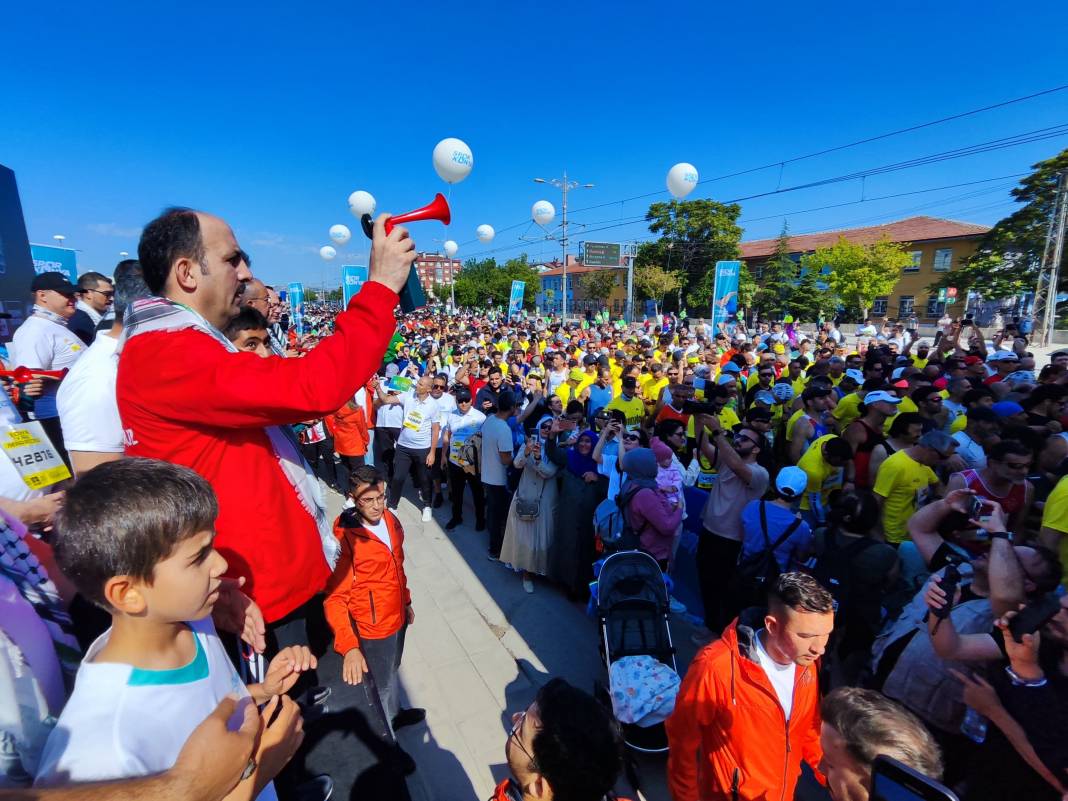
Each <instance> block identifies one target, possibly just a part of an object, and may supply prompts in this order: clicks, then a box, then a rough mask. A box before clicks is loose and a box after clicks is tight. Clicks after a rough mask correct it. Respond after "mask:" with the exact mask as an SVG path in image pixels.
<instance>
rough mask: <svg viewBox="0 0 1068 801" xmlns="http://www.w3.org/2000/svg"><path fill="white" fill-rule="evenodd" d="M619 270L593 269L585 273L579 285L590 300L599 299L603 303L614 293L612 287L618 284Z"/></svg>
mask: <svg viewBox="0 0 1068 801" xmlns="http://www.w3.org/2000/svg"><path fill="white" fill-rule="evenodd" d="M619 272H620V271H619V270H613V269H611V268H603V269H600V270H591V271H590V272H588V273H583V275H582V277H581V278H580V279H579V285H580V286H581V287H582V291H583V292H584V293H585V295H586V297H587V298H589V299H590V300H599V301H600V302H601V303H604V302H605V301H607V300H608V298H609V296H610V295H611V294H612V289H613V288H615V286H616V282H617V280H618V277H619Z"/></svg>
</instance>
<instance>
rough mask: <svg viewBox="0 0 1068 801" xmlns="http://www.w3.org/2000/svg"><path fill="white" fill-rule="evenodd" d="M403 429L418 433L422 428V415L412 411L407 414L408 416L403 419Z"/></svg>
mask: <svg viewBox="0 0 1068 801" xmlns="http://www.w3.org/2000/svg"><path fill="white" fill-rule="evenodd" d="M404 427H405V428H407V429H410V430H411V431H418V430H419V429H420V428H422V427H423V413H422V412H420V411H418V410H416V409H412V410H411V411H410V412H408V416H407V417H406V418H404Z"/></svg>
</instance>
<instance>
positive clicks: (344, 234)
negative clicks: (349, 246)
mask: <svg viewBox="0 0 1068 801" xmlns="http://www.w3.org/2000/svg"><path fill="white" fill-rule="evenodd" d="M330 238H331V239H333V240H334V242H336V243H337V244H339V245H344V244H345V243H346V242H348V241H349V240H350V239H352V231H350V230H349V229H348V226H346V225H331V226H330Z"/></svg>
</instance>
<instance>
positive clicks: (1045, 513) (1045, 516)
mask: <svg viewBox="0 0 1068 801" xmlns="http://www.w3.org/2000/svg"><path fill="white" fill-rule="evenodd" d="M1042 528H1051V529H1053V530H1054V531H1059V532H1060V533H1061V538H1060V540H1059V541H1058V542H1057V550H1058V552H1059V553H1060V557H1061V564H1062V565H1063V566H1064V567H1063V570H1064V578H1063V580H1065V581H1068V481H1066V480H1065V479H1063V478H1062V479H1061V480H1060V481H1058V482H1057V486H1056V487H1054V488H1053V492H1051V493H1050V494H1049V498H1047V499H1046V508H1045V509H1043V510H1042Z"/></svg>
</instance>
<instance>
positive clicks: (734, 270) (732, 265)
mask: <svg viewBox="0 0 1068 801" xmlns="http://www.w3.org/2000/svg"><path fill="white" fill-rule="evenodd" d="M741 270H742V263H741V262H740V261H717V262H716V282H715V285H714V288H713V290H712V327H713V328H716V327H717V326H718V325H719V324H720V323H725V322H727V321H728V320H732V319H733V318H734V316H735V315H736V314H737V313H738V275H739V273H741Z"/></svg>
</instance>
